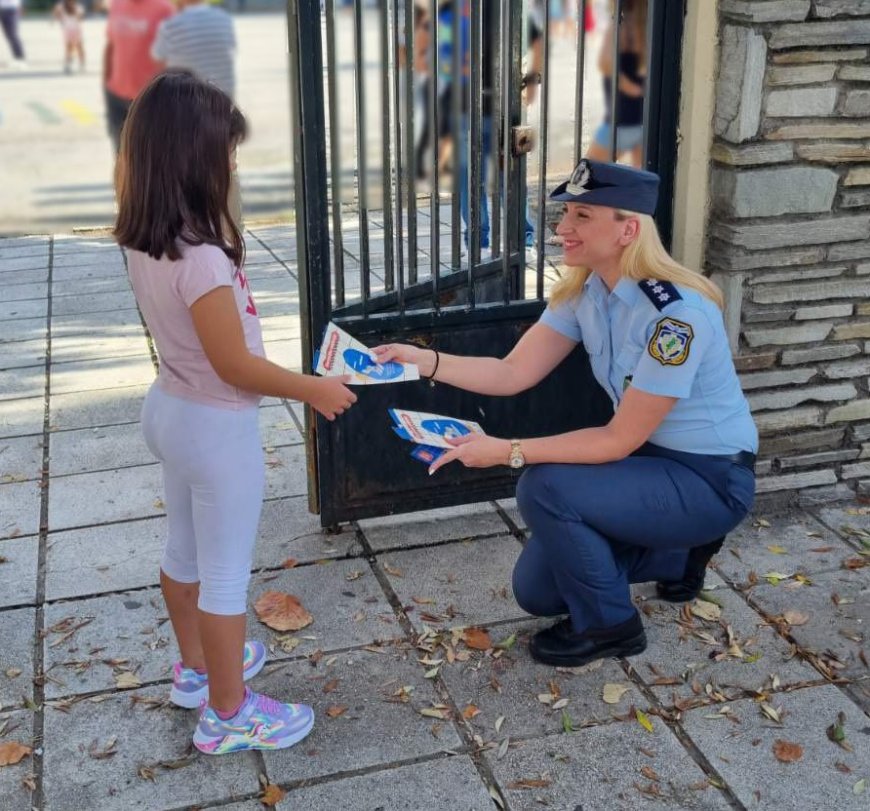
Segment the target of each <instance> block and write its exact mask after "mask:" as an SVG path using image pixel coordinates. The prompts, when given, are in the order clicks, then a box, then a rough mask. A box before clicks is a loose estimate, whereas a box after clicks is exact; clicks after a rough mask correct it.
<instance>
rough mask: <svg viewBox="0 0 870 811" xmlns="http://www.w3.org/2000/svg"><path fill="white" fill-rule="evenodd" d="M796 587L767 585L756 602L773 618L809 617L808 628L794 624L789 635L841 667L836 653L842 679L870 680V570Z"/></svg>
mask: <svg viewBox="0 0 870 811" xmlns="http://www.w3.org/2000/svg"><path fill="white" fill-rule="evenodd" d="M792 586H793V583H790V582H786V583H780V584H779V585H777V586H772V585H770V584H768V583H763V584H761V585H758V586H756V587H755V588H754V589H752V591H751V592H750V598H751V599H752V600H753V601H754V602H756V603H757V604H758V605H759V606H760V607H761V609H762V610H763V611H764V612H766V613H767V614H769V615H770V616H772V617H774V616H781V615H783V614H784V612H786V611H797V612H799V613H800V614H802V615H804V616H803V617H801V618H800V619H801V620H803V624H799V625H798V624H795V625H792V626H791V627H790V631H789V633H790V634H791V636H792V637H793V638H794V640H795V642H797V644H798V645H800V647H801V648H803V649H805V650H807V651H813V652H815V653H817V654H820V655H821V657H822V659H823V660H826V661H829V662H833V663H834V664H835V665H836V660H835V659H831V657H830V653H833V654H834V656H835V657H836V659H838V660H839V661H840V662H841V663H842V665H841V666H840V667H836V668H835V670H836V672H837V673H839V674H840V675H844V676H850V677H851V676H854V677H862V676H870V668H868V666H867V664H865V662H867V661H870V630H868V628H870V569H860V570H858V571H849V570H840V571H836V572H829V573H826V574H820V575H816V576H814V577H813V578H812V581H811V583H810V584H809V585H806V586H801V587H799V588H793V587H792ZM862 651H863V652H864V658H863V660H862V658H861V653H862Z"/></svg>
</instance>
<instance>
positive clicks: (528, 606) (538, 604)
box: [512, 535, 568, 617]
mask: <svg viewBox="0 0 870 811" xmlns="http://www.w3.org/2000/svg"><path fill="white" fill-rule="evenodd" d="M512 585H513V591H514V598H515V599H516V601H517V605H519V607H520V608H522V609H523V611H526V612H527V613H529V614H532V615H533V616H536V617H556V616H559V615H560V614H567V613H568V604H567V603H566V602H565V601H564V600H563V599H562V597H561V596H560V594H559V588H558V586H557V584H556V578H555V577H554V576H553V569H552V565H551V562H550V561H549V560H548V558H547V556H546V553H545V550H544V547H543V545H542V544H541V543H540V542H539V541H538V540H537V539H536V538H535V536H534V535H533V536H532V537H531V538H529V540H528V543H526V545H525V546H524V547H523V551H522V552H521V553H520V556H519V558H518V559H517V562H516V565H515V566H514V572H513V577H512Z"/></svg>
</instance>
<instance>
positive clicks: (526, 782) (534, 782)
mask: <svg viewBox="0 0 870 811" xmlns="http://www.w3.org/2000/svg"><path fill="white" fill-rule="evenodd" d="M552 782H553V781H552V780H550V779H549V778H547V777H539V778H537V779H533V778H531V777H526V778H523V779H522V780H514V782H513V783H508V788H509V789H521V788H546V787H547V786H549V785H550V783H552Z"/></svg>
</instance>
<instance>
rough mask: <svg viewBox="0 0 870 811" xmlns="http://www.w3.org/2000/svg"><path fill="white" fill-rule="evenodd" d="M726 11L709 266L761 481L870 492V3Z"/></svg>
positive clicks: (736, 3)
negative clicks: (720, 296) (756, 442)
mask: <svg viewBox="0 0 870 811" xmlns="http://www.w3.org/2000/svg"><path fill="white" fill-rule="evenodd" d="M719 15H720V46H721V51H720V68H719V77H718V83H717V86H716V111H715V117H714V132H715V139H714V143H713V146H712V152H711V157H712V164H711V178H710V180H711V210H710V222H709V227H708V230H707V250H706V261H705V264H706V266H707V270H708V271H710V272H711V273H712V274H713V276H714V278H715V279H716V280H717V281H718V282H719V283H720V285H721V286H722V287H723V289H724V290H725V293H726V298H727V301H728V304H727V313H726V316H727V322H728V324H729V334H730V335H731V338H732V348H733V349H734V353H735V361H736V364H737V368H738V371H739V372H740V376H741V380H742V382H743V387H744V390H745V391H746V393H747V396H748V398H749V402H750V405H751V406H752V410H753V413H754V415H755V419H756V422H757V424H758V428H759V432H760V433H761V456H762V460H761V464H760V467H759V471H758V473H759V476H758V492H759V493H760V494H775V495H776V496H777V497H780V498H781V499H783V500H795V501H798V500H799V501H801V502H803V503H811V502H815V501H822V500H829V499H834V498H843V497H850V496H853V495H854V494H855V492H857V493H859V494H862V495H865V496H867V495H870V394H868V385H870V0H720V2H719ZM770 498H772V496H770V495H768V496H767V499H768V500H769V499H770Z"/></svg>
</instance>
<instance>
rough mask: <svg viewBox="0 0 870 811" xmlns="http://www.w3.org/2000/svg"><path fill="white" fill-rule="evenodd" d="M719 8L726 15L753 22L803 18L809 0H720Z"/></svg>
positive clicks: (805, 15) (807, 12)
mask: <svg viewBox="0 0 870 811" xmlns="http://www.w3.org/2000/svg"><path fill="white" fill-rule="evenodd" d="M719 10H720V11H721V12H722V13H723V14H725V15H726V16H728V17H734V18H735V19H737V20H742V21H745V22H753V23H771V22H782V21H784V20H805V19H806V18H807V15H808V14H809V12H810V0H761V2H759V0H722V2H721V3H720V5H719Z"/></svg>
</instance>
